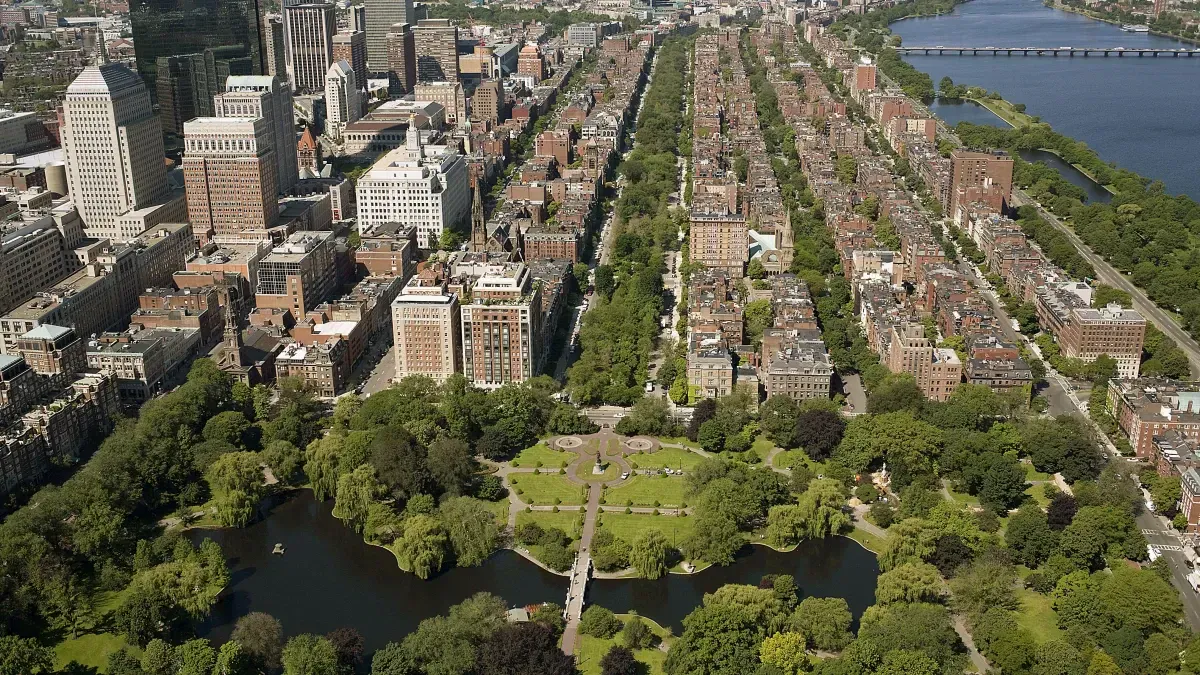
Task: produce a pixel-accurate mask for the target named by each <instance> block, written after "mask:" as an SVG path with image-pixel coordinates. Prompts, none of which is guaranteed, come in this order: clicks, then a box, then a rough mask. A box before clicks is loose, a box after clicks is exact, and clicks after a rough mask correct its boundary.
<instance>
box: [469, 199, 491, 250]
mask: <svg viewBox="0 0 1200 675" xmlns="http://www.w3.org/2000/svg"><path fill="white" fill-rule="evenodd" d="M487 240H488V234H487V224H486V222H485V221H484V217H483V191H482V190H481V189H480V187H479V184H478V182H477V183H476V185H475V188H474V189H473V190H471V250H472V251H484V250H487Z"/></svg>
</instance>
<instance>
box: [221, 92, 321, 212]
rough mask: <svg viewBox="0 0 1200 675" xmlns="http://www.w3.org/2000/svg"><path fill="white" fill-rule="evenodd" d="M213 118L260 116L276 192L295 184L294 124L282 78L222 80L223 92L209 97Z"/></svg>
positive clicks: (283, 190)
mask: <svg viewBox="0 0 1200 675" xmlns="http://www.w3.org/2000/svg"><path fill="white" fill-rule="evenodd" d="M213 107H214V108H215V109H216V110H215V112H216V116H217V117H262V118H264V119H265V120H267V128H268V129H269V130H270V135H271V138H272V145H271V149H272V150H274V151H275V161H276V164H277V168H276V171H275V174H276V180H277V182H278V186H279V192H280V193H281V194H286V193H287V192H288V191H289V190H291V189H292V187H294V186H295V185H296V181H297V180H299V176H300V171H299V169H298V168H297V166H296V123H295V118H294V117H293V115H292V92H291V90H289V89H288V88H287V86H286V85H285V84H284V83H283V78H282V77H272V76H269V75H250V76H239V77H231V78H229V79H228V80H226V81H225V93H224V94H221V95H220V96H217V97H216V98H215V99H214V100H213Z"/></svg>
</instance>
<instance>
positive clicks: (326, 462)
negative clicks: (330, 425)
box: [304, 434, 343, 502]
mask: <svg viewBox="0 0 1200 675" xmlns="http://www.w3.org/2000/svg"><path fill="white" fill-rule="evenodd" d="M342 438H343V437H341V436H337V435H335V434H329V435H327V436H325V437H324V438H320V439H318V440H316V441H313V442H312V444H311V445H309V446H308V449H307V450H305V451H304V473H305V474H307V475H308V480H309V483H311V484H312V487H313V496H315V497H316V498H317V501H321V502H323V501H325V500H326V499H329V498H330V497H333V496H335V495H336V494H337V486H338V470H337V467H338V460H339V459H340V457H339V455H340V454H341V440H342Z"/></svg>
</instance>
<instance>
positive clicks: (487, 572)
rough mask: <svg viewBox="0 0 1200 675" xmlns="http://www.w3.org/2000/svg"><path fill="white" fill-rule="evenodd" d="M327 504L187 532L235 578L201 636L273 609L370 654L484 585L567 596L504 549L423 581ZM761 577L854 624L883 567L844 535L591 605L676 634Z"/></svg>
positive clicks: (604, 596)
mask: <svg viewBox="0 0 1200 675" xmlns="http://www.w3.org/2000/svg"><path fill="white" fill-rule="evenodd" d="M332 507H333V503H332V501H330V502H325V503H320V502H317V501H316V500H315V499H314V497H313V495H312V492H311V491H308V490H304V491H300V492H297V493H295V495H294V496H293V497H292V498H291V499H289V500H287V501H285V502H283V503H282V504H280V505H279V506H277V507H276V508H275V509H274V510H273V511H272V512H271V514H270V516H268V517H267V518H266V519H264V520H261V521H259V522H257V523H254V524H253V525H250V526H249V527H246V528H242V529H223V530H192V531H190V532H189V536H190V538H191V539H193V540H194V541H196V542H199V541H200V540H202V539H204V538H210V539H213V540H214V541H216V542H217V543H218V544H220V545H221V548H222V549H223V550H224V551H225V555H226V557H227V558H228V559H229V564H230V574H231V581H230V586H229V588H228V589H227V591H226V592H225V594H224V595H223V596H222V599H221V600H220V602H218V604H217V605H216V606H215V607H214V608H213V612H212V615H211V617H210V618H209V619H208V620H207V621H205V622H204V623H203V624H201V625H200V626H198V627H197V630H198V632H199V634H200V635H201V636H203V637H207V638H210V639H212V640H213V641H214V642H216V643H220V642H224V641H225V640H226V639H228V637H229V633H230V631H231V630H232V629H233V625H234V623H235V622H236V621H237V619H238V618H239V617H242V616H244V615H246V614H247V613H249V612H266V613H268V614H271V615H272V616H274V617H275V618H277V619H279V621H280V623H282V624H283V629H284V632H285V634H286V635H288V636H291V635H297V634H300V633H327V632H329V631H331V630H334V629H335V628H340V627H343V626H349V627H353V628H355V629H357V630H358V631H359V632H360V633H361V634H362V636H363V639H364V641H365V643H366V644H365V646H366V649H367V651H368V652H373V651H375V650H377V649H379V648H381V647H383V646H384V645H385V644H387V643H388V642H391V641H394V640H399V639H401V638H402V637H404V636H405V635H406V634H408V633H410V632H412V631H413V630H415V629H416V627H417V624H418V623H420V622H421V620H422V619H426V618H429V617H431V616H436V615H438V614H444V613H445V612H446V611H447V610H448V609H449V608H450V606H451V605H454V604H457V603H459V602H462V601H463V600H465V599H466V598H468V597H470V596H471V595H472V594H474V593H477V592H480V591H487V592H490V593H494V594H496V595H498V596H500V597H502V598H504V601H505V602H506V603H507V604H508V605H510V606H514V607H515V606H522V605H528V604H536V603H542V602H557V603H559V604H562V603H563V601H564V600H565V596H566V591H567V579H566V578H565V577H562V576H558V575H555V574H552V573H550V572H547V571H545V570H543V569H541V568H540V567H538V566H537V565H534V564H533V563H531V562H529V561H528V560H526V559H524V558H523V557H521V556H520V555H519V554H517V553H515V552H513V551H509V550H502V551H499V552H498V553H496V554H495V555H493V556H492V557H491V558H490V559H489V560H488V561H487V562H486V563H484V564H483V565H482V566H480V567H470V568H452V569H449V570H447V571H445V572H443V573H441V574H439V575H437V576H435V577H434V578H432V579H429V580H427V581H422V580H420V579H418V578H416V577H415V576H413V575H411V574H409V573H407V572H404V571H403V570H401V569H399V568H398V567H397V566H396V561H395V558H394V557H393V556H392V554H391V553H390V552H389V551H387V550H385V549H383V548H380V547H377V546H370V545H368V544H365V543H364V542H363V541H362V537H361V536H360V535H358V534H357V533H355V532H354V531H353V530H352V529H350V528H348V527H346V526H345V525H343V524H342V523H341V521H339V520H338V519H336V518H334V517H333V515H332V513H331V512H332ZM277 543H280V544H283V545H284V547H285V548H286V552H285V553H284V554H283V555H274V554H272V549H273V548H274V546H275V544H277ZM764 574H791V575H793V576H794V577H795V579H796V583H797V585H799V587H800V589H801V593H802V595H804V596H840V597H844V598H845V599H846V601H847V603H849V605H850V610H851V612H853V614H854V616H855V618H856V619H857V618H858V617H859V616H860V615H861V614H862V612H863V610H864V609H866V607H867V606H868V605H870V604H872V603H873V602H874V597H875V579H876V577H877V576H878V574H879V567H878V564H877V563H876V560H875V555H874V554H872V553H871V552H869V551H867V550H866V549H864V548H862V547H861V546H859V545H858V544H857V543H855V542H854V541H852V540H850V539H847V538H845V537H835V538H831V539H827V540H821V541H810V542H804V543H802V544H801V545H800V546H799V547H798V548H797V549H796V550H794V551H791V552H789V553H778V552H775V551H772V550H770V549H768V548H766V547H763V546H753V547H748V548H747V549H744V550H743V552H742V555H741V556H740V557H739V559H738V561H737V562H736V563H735V564H733V565H731V566H728V567H714V568H710V569H707V570H704V571H702V572H699V573H696V574H692V575H678V574H671V575H668V576H666V577H664V578H662V579H658V580H655V581H650V580H646V579H600V580H596V581H593V582H592V585H591V587H590V596H589V602H591V603H595V604H599V605H602V606H604V607H608V608H609V609H612V610H613V611H616V612H626V611H629V610H631V609H633V610H637V611H638V612H639V613H640V614H642V615H643V616H646V617H649V618H651V619H654V620H655V621H657V622H659V623H661V624H663V625H664V626H669V627H671V629H672V630H673V631H674V632H675V633H676V634H679V632H680V631H681V630H682V620H683V617H684V616H686V615H687V614H688V612H690V611H691V610H692V609H693V608H695V607H696V606H697V605H699V604H700V601H701V598H702V597H703V595H704V594H705V593H710V592H712V591H715V590H716V589H717V588H720V587H721V586H723V585H725V584H731V583H742V584H757V583H758V582H759V580H760V579H761V578H762V576H763V575H764Z"/></svg>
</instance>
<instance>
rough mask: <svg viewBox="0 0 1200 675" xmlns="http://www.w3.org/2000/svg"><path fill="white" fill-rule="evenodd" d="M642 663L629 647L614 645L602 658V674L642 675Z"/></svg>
mask: <svg viewBox="0 0 1200 675" xmlns="http://www.w3.org/2000/svg"><path fill="white" fill-rule="evenodd" d="M642 670H643V669H642V664H640V663H638V662H637V659H634V658H633V652H632V651H630V650H629V648H628V647H622V646H621V645H613V646H612V647H609V649H608V651H607V652H606V653H605V654H604V657H603V658H601V659H600V675H641V673H642Z"/></svg>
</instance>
